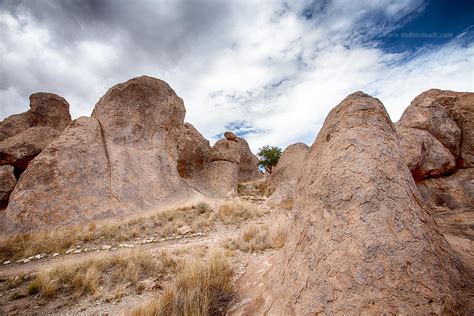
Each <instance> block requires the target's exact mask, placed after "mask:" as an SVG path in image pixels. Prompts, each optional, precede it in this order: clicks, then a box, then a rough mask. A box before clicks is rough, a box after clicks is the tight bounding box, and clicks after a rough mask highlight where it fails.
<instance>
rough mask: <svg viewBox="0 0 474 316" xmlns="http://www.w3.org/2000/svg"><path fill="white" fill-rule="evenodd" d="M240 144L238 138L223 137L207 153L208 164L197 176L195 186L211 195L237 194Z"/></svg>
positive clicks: (225, 195)
mask: <svg viewBox="0 0 474 316" xmlns="http://www.w3.org/2000/svg"><path fill="white" fill-rule="evenodd" d="M240 153H241V144H240V141H239V140H238V139H235V140H229V139H227V138H223V139H221V140H219V141H217V142H216V143H215V144H214V146H212V149H211V151H210V153H209V164H208V166H207V167H206V169H204V170H203V171H202V172H201V173H200V174H199V175H198V176H197V177H196V181H195V182H194V183H195V187H196V188H198V190H199V191H200V192H203V193H205V194H206V195H209V196H212V197H230V196H235V195H236V194H237V184H238V179H239V164H240Z"/></svg>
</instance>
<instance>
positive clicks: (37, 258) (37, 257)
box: [35, 255, 43, 260]
mask: <svg viewBox="0 0 474 316" xmlns="http://www.w3.org/2000/svg"><path fill="white" fill-rule="evenodd" d="M41 258H43V256H41V255H36V256H35V259H36V260H40V259H41Z"/></svg>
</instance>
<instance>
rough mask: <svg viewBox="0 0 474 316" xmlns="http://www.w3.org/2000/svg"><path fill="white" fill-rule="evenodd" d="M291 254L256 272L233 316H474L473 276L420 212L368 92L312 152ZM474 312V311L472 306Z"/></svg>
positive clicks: (344, 105) (331, 119)
mask: <svg viewBox="0 0 474 316" xmlns="http://www.w3.org/2000/svg"><path fill="white" fill-rule="evenodd" d="M304 168H305V170H306V171H305V173H303V174H302V176H301V178H300V180H299V183H298V187H297V191H296V200H295V212H294V214H295V219H294V222H293V224H292V227H291V232H292V233H291V235H290V237H289V240H288V242H287V244H286V245H285V247H284V248H283V249H282V250H281V251H280V252H279V253H277V254H276V255H275V256H274V257H273V258H271V259H269V260H267V261H264V262H261V263H259V264H257V266H255V267H251V268H249V270H248V272H247V274H246V275H245V276H244V277H243V278H242V279H241V280H240V281H239V285H238V286H239V288H238V293H245V294H242V295H241V296H240V298H241V299H242V300H241V301H240V302H239V303H240V305H239V303H238V304H236V305H235V307H234V308H233V309H231V310H232V311H231V314H232V313H233V314H240V313H242V312H244V313H245V312H247V313H249V314H264V313H265V314H268V315H310V314H318V313H324V314H352V313H357V314H391V313H398V314H414V313H416V314H429V313H436V314H440V313H441V314H442V313H446V312H454V313H460V314H463V313H469V310H472V306H469V304H470V302H469V301H468V297H469V294H470V295H472V293H468V294H466V293H465V292H464V291H471V292H472V289H473V288H474V287H473V285H474V283H473V276H472V271H469V270H467V269H466V268H465V267H464V266H463V265H462V263H461V261H460V260H459V259H458V258H457V257H456V256H455V255H454V252H453V249H452V248H451V247H450V246H449V244H448V243H447V242H446V240H445V239H444V238H443V236H442V235H441V234H440V233H439V232H438V230H437V226H436V224H435V222H434V220H433V219H432V217H431V216H430V215H429V214H428V212H427V210H426V209H425V208H424V206H423V204H421V203H420V198H419V196H418V194H419V193H418V190H417V188H416V186H415V183H414V181H413V178H412V176H411V174H410V172H409V170H408V168H407V167H406V165H405V161H404V159H403V158H402V155H401V152H400V149H399V144H398V137H397V134H396V132H395V128H394V126H393V125H392V123H391V121H390V119H389V117H388V115H387V113H386V111H385V109H384V107H383V105H382V103H381V102H380V101H378V100H377V99H374V98H371V97H369V96H368V95H366V94H363V93H361V92H357V93H354V94H352V95H350V96H348V97H347V98H346V99H344V100H343V101H342V102H341V103H340V104H339V105H338V106H337V107H336V108H334V109H333V110H332V111H331V112H330V114H329V116H328V117H327V119H326V121H325V123H324V126H323V127H322V129H321V131H320V133H319V135H318V137H317V139H316V141H315V142H314V144H313V145H312V147H311V151H310V153H309V155H308V158H307V161H306V164H305V167H304ZM471 303H472V302H471Z"/></svg>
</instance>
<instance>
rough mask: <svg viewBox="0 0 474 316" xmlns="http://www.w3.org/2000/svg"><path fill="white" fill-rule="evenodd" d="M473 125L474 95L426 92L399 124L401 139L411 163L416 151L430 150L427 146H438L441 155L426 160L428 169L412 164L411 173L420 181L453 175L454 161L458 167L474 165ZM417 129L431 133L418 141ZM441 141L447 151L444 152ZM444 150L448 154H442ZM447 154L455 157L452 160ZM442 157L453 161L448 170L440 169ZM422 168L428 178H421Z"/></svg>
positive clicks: (436, 91) (415, 101)
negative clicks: (432, 177)
mask: <svg viewBox="0 0 474 316" xmlns="http://www.w3.org/2000/svg"><path fill="white" fill-rule="evenodd" d="M473 122H474V93H467V92H466V93H465V92H453V91H442V90H437V89H432V90H428V91H426V92H423V93H422V94H420V95H419V96H417V97H416V98H415V99H414V100H413V101H412V102H411V104H410V106H409V107H408V108H407V109H406V110H405V112H404V113H403V115H402V117H401V118H400V120H399V121H398V122H397V128H398V127H400V128H403V129H401V131H403V132H401V133H400V138H401V141H402V150H403V151H404V156H405V157H406V159H407V160H408V161H409V162H410V160H412V159H413V157H414V154H415V153H414V152H417V153H419V152H422V151H425V152H426V151H430V149H428V150H427V149H426V147H430V148H431V149H433V148H434V147H436V149H434V151H436V152H437V153H438V154H437V155H434V156H433V158H434V159H435V160H430V159H428V158H427V157H425V159H424V164H425V166H420V165H417V166H415V165H413V164H410V170H411V171H412V172H413V174H414V176H415V177H416V178H417V180H421V179H422V178H426V177H431V176H439V175H442V174H447V173H450V172H452V171H453V170H454V167H452V160H453V159H454V160H455V161H456V162H457V167H460V168H466V167H473V166H474V140H473V139H474V132H473V129H474V123H473ZM417 130H422V131H426V132H427V133H424V135H423V139H424V140H423V141H420V140H418V138H419V137H420V135H421V134H420V133H419V132H417ZM414 142H416V144H414ZM438 142H439V144H441V145H442V146H443V147H444V148H445V150H442V147H441V146H440V145H439V144H438ZM433 144H434V145H433ZM441 151H444V152H445V153H443V154H442V155H440V154H439V153H441ZM447 151H449V152H450V153H451V154H452V156H451V157H449V158H448V157H447V156H448V155H447V154H446V152H447ZM440 156H444V158H443V159H442V160H444V161H445V162H446V160H450V161H451V162H450V163H449V164H448V165H449V167H448V168H440V162H441V161H439V160H437V159H438V158H439V157H440ZM427 165H430V166H431V167H429V166H427ZM420 169H424V172H422V173H424V175H420ZM420 176H421V178H420Z"/></svg>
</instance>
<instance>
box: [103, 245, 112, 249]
mask: <svg viewBox="0 0 474 316" xmlns="http://www.w3.org/2000/svg"><path fill="white" fill-rule="evenodd" d="M111 248H112V246H111V245H103V246H102V250H110V249H111Z"/></svg>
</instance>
